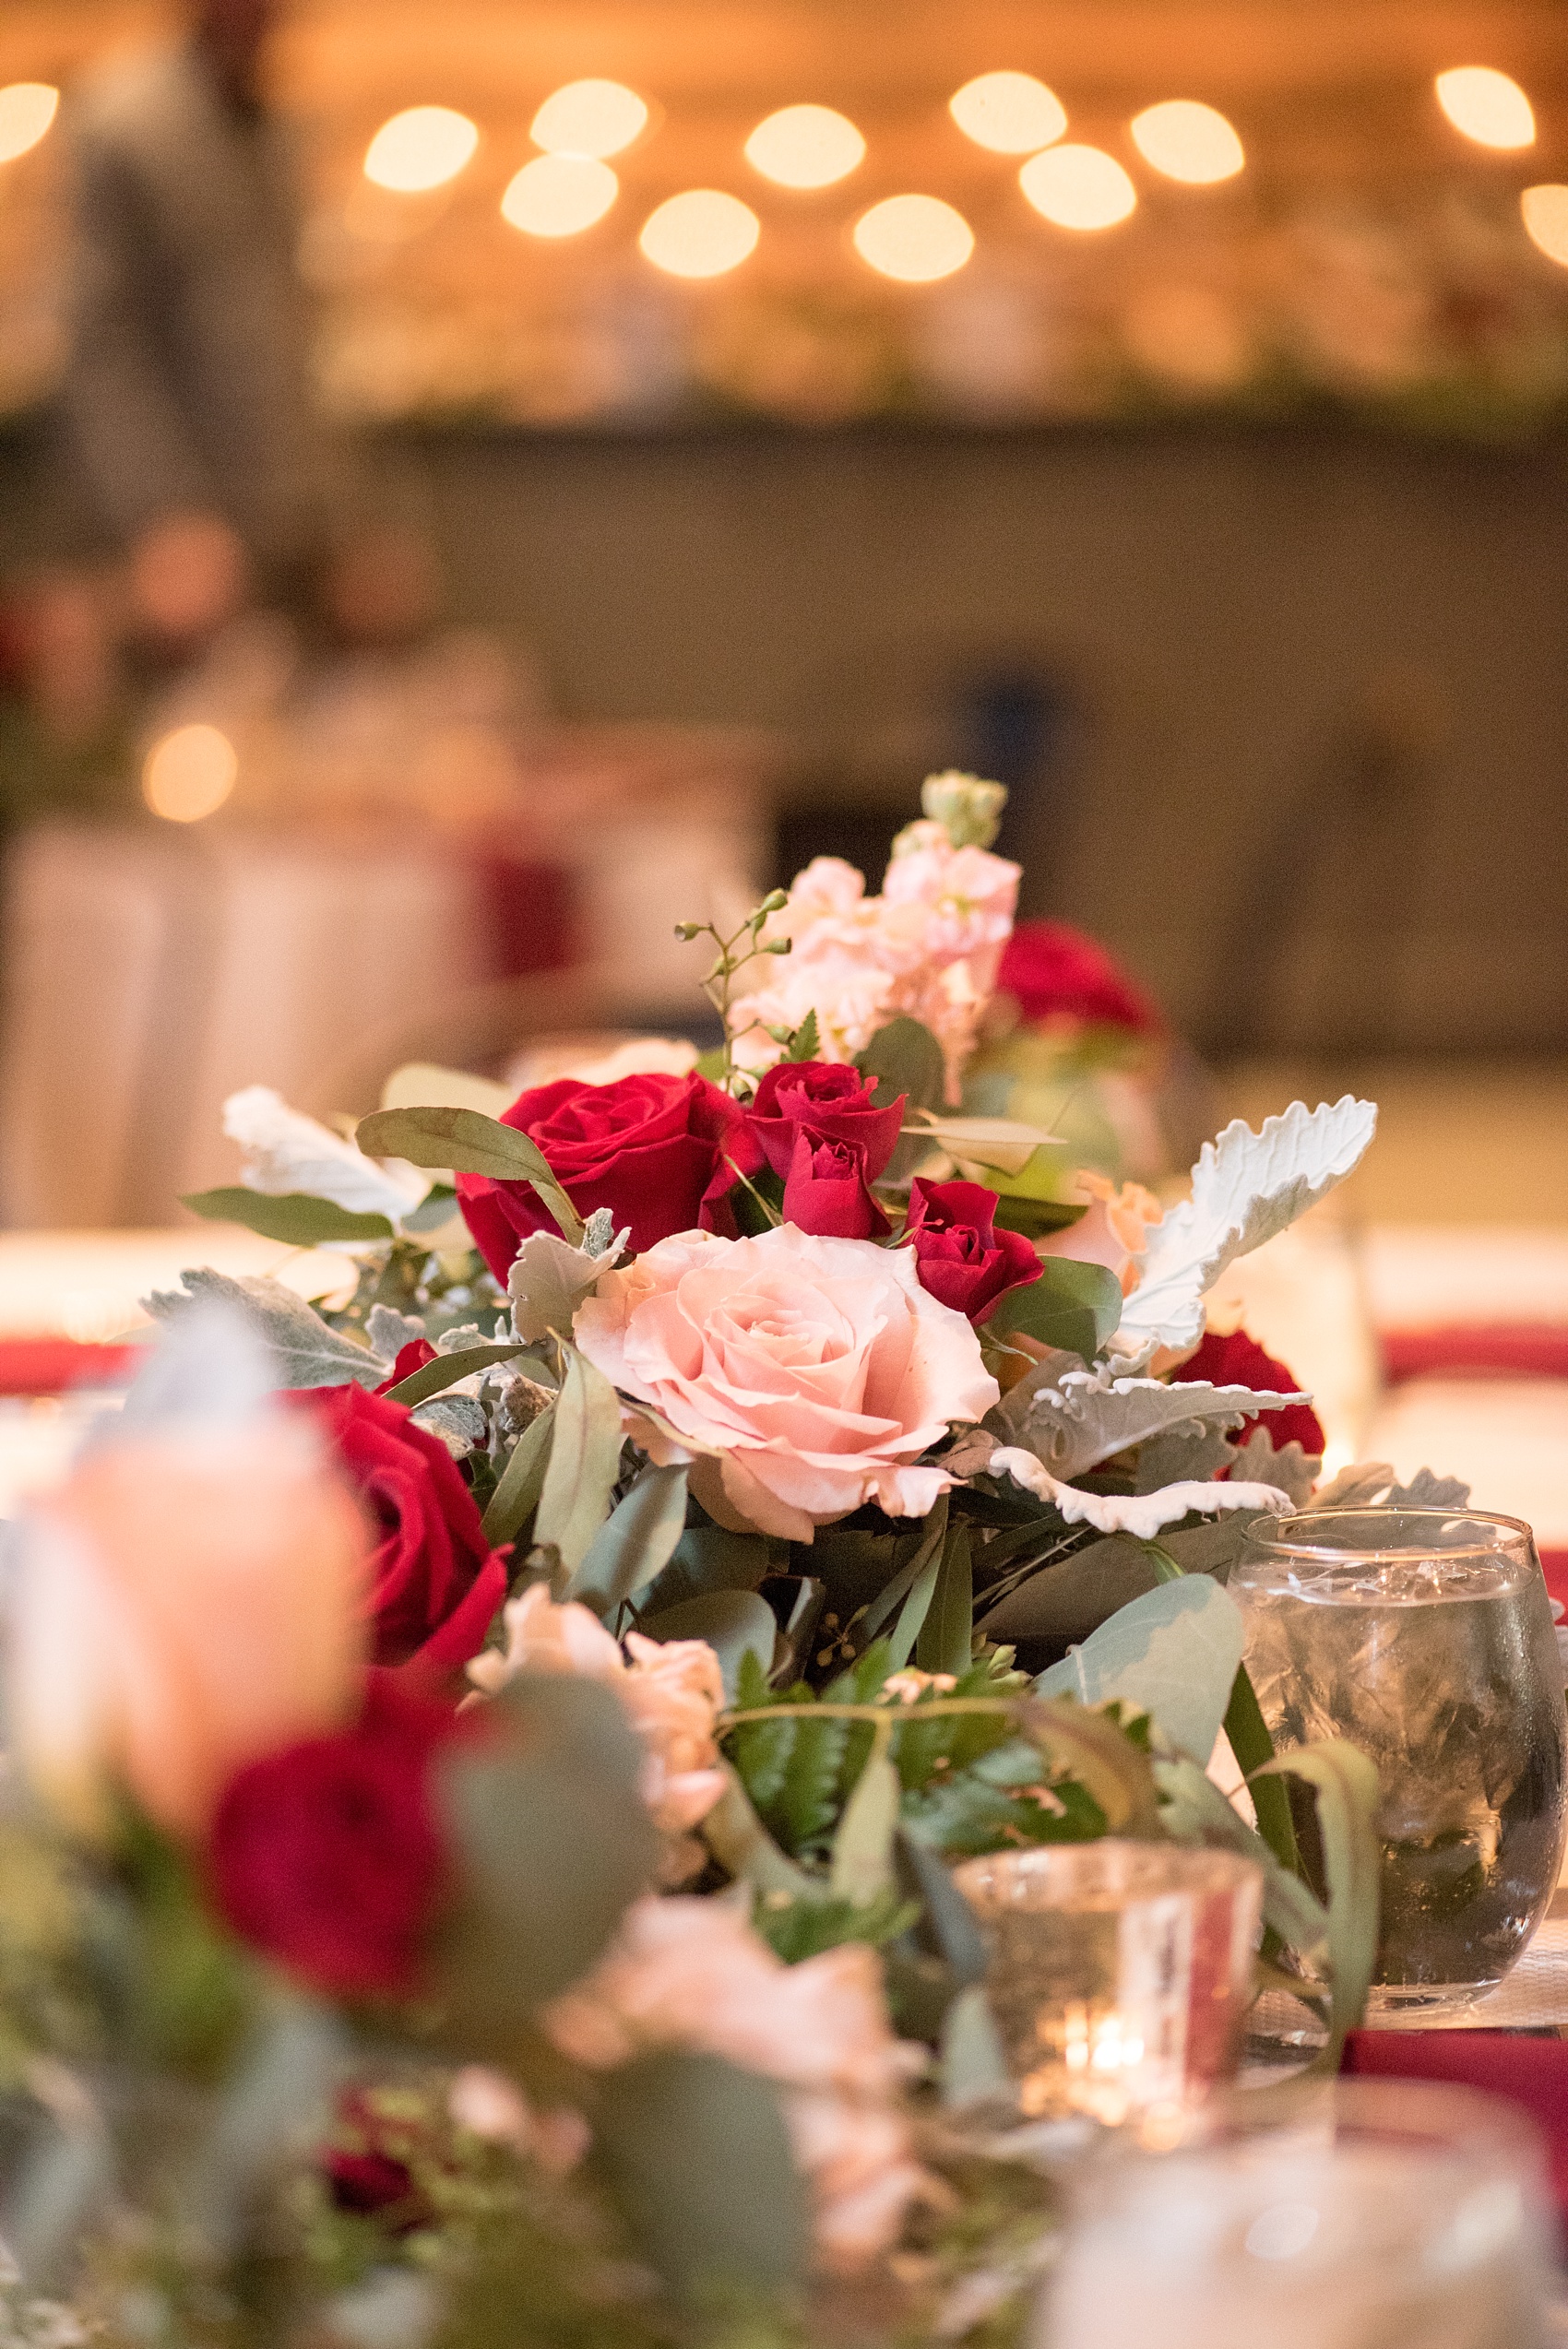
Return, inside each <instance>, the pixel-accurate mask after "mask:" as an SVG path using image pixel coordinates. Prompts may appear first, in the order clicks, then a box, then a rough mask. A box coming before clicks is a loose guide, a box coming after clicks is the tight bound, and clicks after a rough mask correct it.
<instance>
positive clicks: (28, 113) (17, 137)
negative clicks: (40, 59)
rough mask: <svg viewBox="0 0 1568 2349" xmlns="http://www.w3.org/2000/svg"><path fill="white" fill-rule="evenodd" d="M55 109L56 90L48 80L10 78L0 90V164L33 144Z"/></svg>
mask: <svg viewBox="0 0 1568 2349" xmlns="http://www.w3.org/2000/svg"><path fill="white" fill-rule="evenodd" d="M59 110H60V93H59V91H58V90H57V89H55V88H54V87H53V83H51V82H47V81H14V82H11V83H10V84H8V86H7V87H6V89H0V163H10V162H14V161H15V160H16V158H17V157H18V155H25V154H26V153H27V151H28V149H29V148H30V147H36V146H37V145H38V142H39V140H40V139H41V138H42V136H44V133H45V132H46V131H47V130H48V128H49V125H50V124H51V123H52V122H53V120H54V117H55V115H56V114H57V113H58V112H59Z"/></svg>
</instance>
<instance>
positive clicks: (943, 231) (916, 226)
mask: <svg viewBox="0 0 1568 2349" xmlns="http://www.w3.org/2000/svg"><path fill="white" fill-rule="evenodd" d="M974 249H975V232H974V231H973V229H971V228H970V226H969V224H968V220H966V219H965V218H964V216H963V214H962V212H956V211H955V210H954V208H953V207H952V205H951V204H944V202H943V201H942V198H941V197H940V196H886V197H885V198H884V200H883V202H882V203H880V204H873V206H872V208H871V210H870V211H869V212H862V213H861V217H860V219H858V220H857V221H856V222H855V250H856V252H857V253H858V254H859V255H860V256H861V260H862V261H866V262H869V263H870V265H871V267H873V269H876V270H879V271H880V272H881V274H882V275H883V276H884V277H885V278H897V279H900V280H901V281H902V282H903V283H904V284H906V285H929V284H930V283H931V282H932V279H935V278H950V277H951V276H952V274H953V272H954V270H955V269H961V268H962V267H963V266H964V264H965V262H966V261H967V260H968V257H969V255H970V254H971V253H972V252H973V251H974Z"/></svg>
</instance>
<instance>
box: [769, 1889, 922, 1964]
mask: <svg viewBox="0 0 1568 2349" xmlns="http://www.w3.org/2000/svg"><path fill="white" fill-rule="evenodd" d="M920 1913H921V1911H920V1903H919V1902H918V1901H901V1900H900V1899H899V1897H898V1895H897V1892H892V1891H889V1892H883V1893H881V1894H880V1895H879V1896H878V1898H877V1899H875V1900H874V1901H862V1902H858V1903H857V1902H853V1901H836V1900H824V1899H821V1898H812V1899H809V1900H802V1899H795V1900H772V1901H769V1900H761V1901H758V1902H757V1903H756V1904H755V1906H754V1909H753V1911H752V1930H753V1932H754V1933H757V1934H760V1936H761V1937H762V1939H763V1940H765V1941H766V1943H767V1946H768V1948H769V1949H770V1950H772V1951H773V1952H774V1954H775V1955H776V1956H778V1957H781V1958H782V1959H783V1961H784V1963H785V1964H786V1965H799V1964H800V1963H802V1959H805V1958H810V1957H820V1956H821V1955H822V1952H824V1950H837V1949H841V1948H842V1947H843V1945H844V1943H845V1942H846V1941H864V1942H865V1943H866V1944H867V1946H868V1947H869V1948H871V1949H873V1950H879V1949H881V1948H883V1947H884V1946H885V1943H887V1942H888V1941H893V1940H897V1938H898V1936H899V1935H900V1934H901V1933H907V1932H908V1931H909V1928H910V1927H911V1926H912V1925H914V1924H915V1923H916V1922H917V1921H918V1919H919V1917H920Z"/></svg>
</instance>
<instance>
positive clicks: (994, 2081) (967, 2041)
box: [937, 1982, 1013, 2110]
mask: <svg viewBox="0 0 1568 2349" xmlns="http://www.w3.org/2000/svg"><path fill="white" fill-rule="evenodd" d="M937 2080H938V2082H939V2083H940V2086H941V2091H942V2101H943V2103H944V2105H945V2106H947V2107H948V2108H949V2110H951V2109H953V2107H955V2106H962V2105H976V2104H985V2103H989V2102H990V2101H991V2099H992V2097H1007V2096H1010V2095H1011V2094H1012V2093H1013V2082H1012V2077H1011V2075H1010V2073H1009V2072H1008V2070H1007V2057H1006V2052H1005V2050H1004V2047H1003V2045H1002V2034H1001V2033H1000V2031H998V2029H997V2027H996V2021H995V2017H994V2016H993V2015H992V2011H991V2004H990V2001H989V1999H987V1998H986V1995H985V1991H984V1989H983V1987H981V1985H980V1983H978V1982H971V1983H969V1984H968V1986H967V1987H965V1988H964V1989H962V1990H960V1991H959V1993H958V1995H957V1997H956V1999H954V2001H953V2003H952V2005H951V2006H950V2007H949V2008H948V2010H947V2012H946V2014H945V2015H944V2017H943V2022H942V2044H941V2046H940V2048H939V2050H938V2053H937Z"/></svg>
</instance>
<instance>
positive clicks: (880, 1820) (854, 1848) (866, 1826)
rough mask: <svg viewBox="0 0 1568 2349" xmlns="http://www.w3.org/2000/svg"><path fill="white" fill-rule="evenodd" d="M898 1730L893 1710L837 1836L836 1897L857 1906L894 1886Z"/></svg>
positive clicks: (832, 1880) (832, 1878)
mask: <svg viewBox="0 0 1568 2349" xmlns="http://www.w3.org/2000/svg"><path fill="white" fill-rule="evenodd" d="M892 1735H893V1721H892V1716H891V1715H889V1717H888V1718H887V1719H886V1720H885V1721H879V1722H878V1723H877V1724H876V1726H875V1729H874V1731H873V1740H872V1750H871V1751H870V1753H869V1754H868V1755H867V1756H866V1760H865V1765H864V1767H863V1768H862V1770H861V1774H860V1776H859V1777H858V1778H857V1779H856V1781H855V1786H854V1792H853V1793H852V1794H851V1795H850V1797H849V1801H848V1802H847V1803H846V1804H845V1805H844V1810H843V1815H842V1817H841V1818H840V1819H839V1821H838V1826H837V1833H835V1835H834V1838H833V1850H832V1857H831V1861H830V1866H829V1876H828V1889H829V1891H830V1892H832V1894H833V1896H834V1898H835V1899H836V1900H840V1901H849V1902H850V1903H852V1904H854V1906H856V1907H857V1908H862V1907H865V1906H867V1905H868V1904H870V1903H871V1902H873V1901H874V1900H876V1899H878V1898H879V1897H880V1896H881V1895H882V1894H883V1893H885V1892H891V1891H892V1889H893V1883H894V1874H893V1838H894V1835H895V1834H896V1833H897V1827H898V1805H899V1798H900V1796H901V1792H902V1787H901V1784H900V1780H899V1776H898V1773H897V1770H896V1769H895V1768H894V1766H893V1762H892V1760H891V1757H890V1755H889V1752H888V1747H889V1743H890V1741H891V1738H892Z"/></svg>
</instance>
